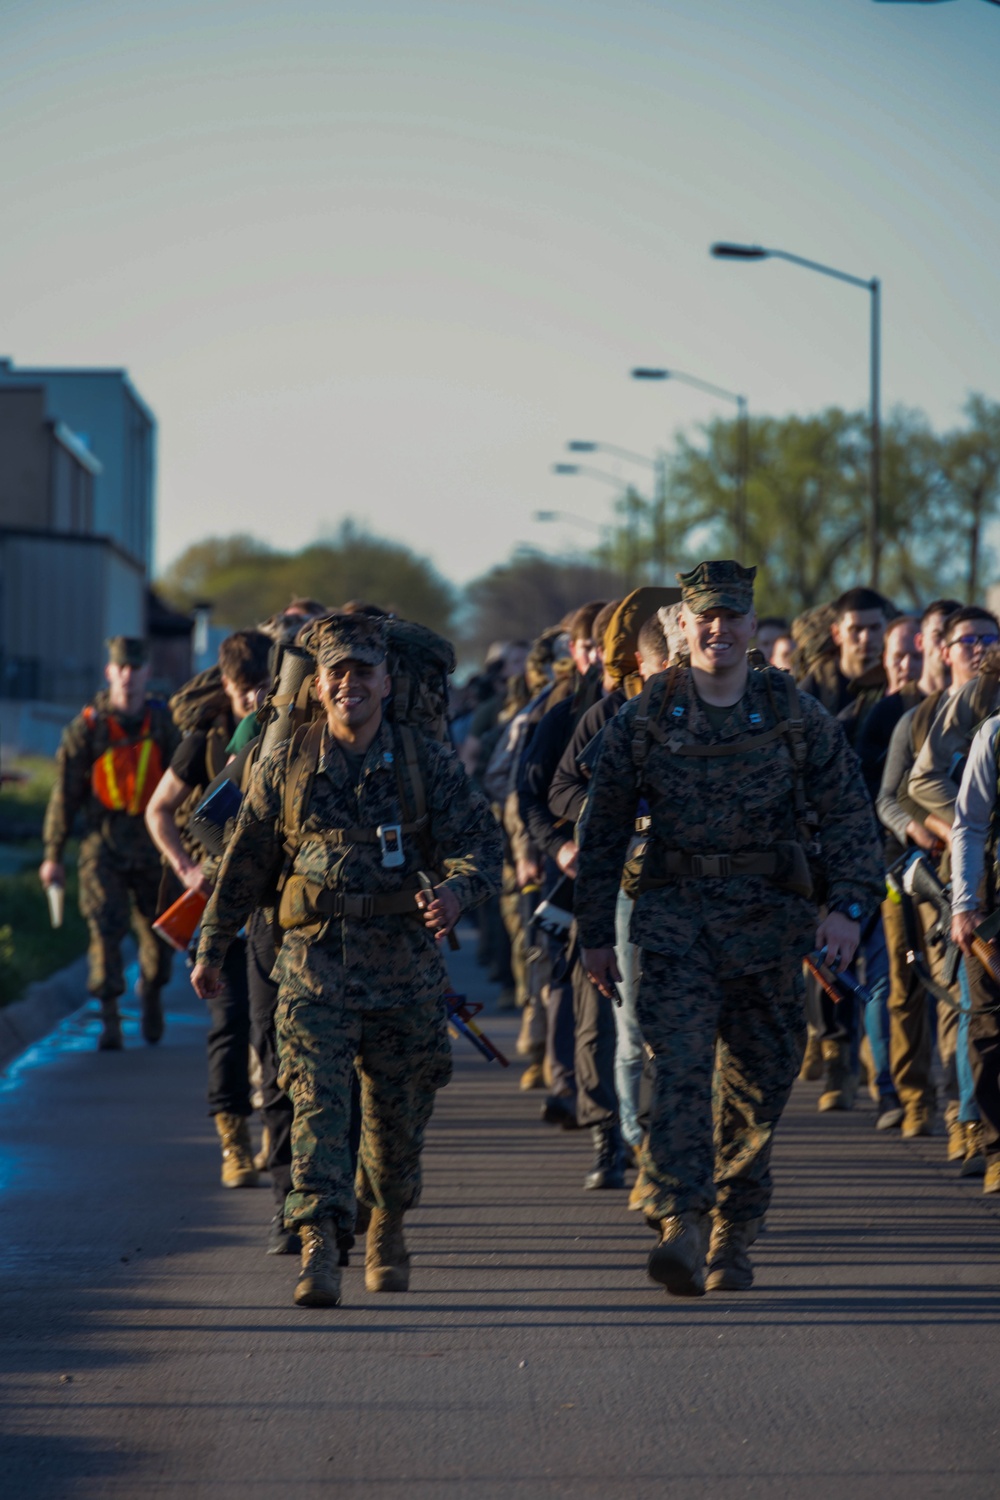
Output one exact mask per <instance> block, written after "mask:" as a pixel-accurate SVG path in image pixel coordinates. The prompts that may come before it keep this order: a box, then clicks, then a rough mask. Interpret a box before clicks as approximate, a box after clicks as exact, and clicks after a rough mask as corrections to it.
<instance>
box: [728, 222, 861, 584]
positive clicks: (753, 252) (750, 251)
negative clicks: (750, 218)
mask: <svg viewBox="0 0 1000 1500" xmlns="http://www.w3.org/2000/svg"><path fill="white" fill-rule="evenodd" d="M711 253H712V254H713V255H714V256H715V257H716V258H717V259H718V260H787V261H790V262H791V264H792V265H793V266H804V267H805V268H806V270H807V271H818V272H819V273H820V275H822V276H832V277H833V278H834V279H835V280H836V281H846V282H847V284H848V285H849V286H859V287H861V289H862V290H863V291H866V292H868V293H869V294H870V296H871V299H872V300H871V395H870V399H869V424H870V428H871V443H870V451H869V461H870V468H869V481H868V488H869V492H870V495H871V510H870V514H869V519H868V548H869V552H870V554H871V581H872V588H873V589H877V588H878V583H879V573H880V571H881V561H882V427H881V420H880V415H879V386H880V364H881V357H882V283H881V282H880V281H879V279H878V277H877V276H872V277H871V279H870V280H868V281H865V279H864V278H863V277H862V276H850V275H848V273H847V272H846V271H838V270H837V269H836V267H835V266H827V265H824V264H823V263H822V262H821V261H818V260H806V259H804V257H803V256H801V255H790V254H789V252H788V251H787V250H770V249H765V247H764V246H763V245H730V244H726V243H718V244H715V245H713V246H712V247H711Z"/></svg>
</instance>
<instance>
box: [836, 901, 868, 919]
mask: <svg viewBox="0 0 1000 1500" xmlns="http://www.w3.org/2000/svg"><path fill="white" fill-rule="evenodd" d="M830 910H831V911H832V912H833V911H839V912H840V915H841V916H842V917H850V919H851V921H852V922H860V921H861V916H862V909H861V906H860V905H859V904H858V902H857V901H852V902H851V903H850V905H848V906H843V905H838V906H831V907H830Z"/></svg>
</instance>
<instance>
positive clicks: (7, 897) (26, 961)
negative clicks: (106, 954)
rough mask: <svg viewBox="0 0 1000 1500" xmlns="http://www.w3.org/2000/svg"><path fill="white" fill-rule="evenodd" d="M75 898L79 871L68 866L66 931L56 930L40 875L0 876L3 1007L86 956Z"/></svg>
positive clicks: (84, 930)
mask: <svg viewBox="0 0 1000 1500" xmlns="http://www.w3.org/2000/svg"><path fill="white" fill-rule="evenodd" d="M73 859H74V861H75V855H74V856H73ZM76 893H77V882H76V865H75V863H70V862H69V861H67V865H66V908H65V912H64V915H63V925H62V926H61V927H59V928H57V929H56V930H53V928H52V927H51V926H50V925H49V906H48V902H47V901H46V899H45V892H44V891H43V890H42V887H41V885H40V883H39V880H38V871H37V869H35V868H34V867H30V868H28V869H24V870H22V871H21V872H20V873H19V874H17V875H0V1006H2V1005H9V1004H10V1002H11V1001H12V1000H19V999H20V998H21V996H22V994H23V993H24V990H25V988H26V986H27V985H29V984H32V983H33V982H34V981H35V980H36V979H47V978H48V976H49V975H50V974H54V973H55V971H56V970H57V969H61V968H63V967H64V966H65V965H66V964H69V963H72V962H73V960H74V958H78V957H79V956H80V954H81V953H83V952H84V951H85V950H86V947H87V924H86V923H85V922H84V920H83V918H82V917H81V915H80V912H79V908H78V907H77V897H76Z"/></svg>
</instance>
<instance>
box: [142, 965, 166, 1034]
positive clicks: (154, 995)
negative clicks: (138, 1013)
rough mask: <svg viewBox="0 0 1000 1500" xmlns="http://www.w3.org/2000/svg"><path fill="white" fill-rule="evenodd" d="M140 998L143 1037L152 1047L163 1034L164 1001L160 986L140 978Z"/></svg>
mask: <svg viewBox="0 0 1000 1500" xmlns="http://www.w3.org/2000/svg"><path fill="white" fill-rule="evenodd" d="M138 990H139V999H140V1001H141V1002H142V1038H143V1041H145V1042H148V1043H149V1045H150V1046H151V1047H155V1046H156V1043H157V1042H158V1041H159V1040H160V1038H161V1037H162V1035H163V1002H162V1001H161V999H160V986H159V985H155V984H147V983H146V981H145V980H144V979H140V981H139V984H138Z"/></svg>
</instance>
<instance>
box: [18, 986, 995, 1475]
mask: <svg viewBox="0 0 1000 1500" xmlns="http://www.w3.org/2000/svg"><path fill="white" fill-rule="evenodd" d="M460 962H461V963H462V965H463V968H464V966H465V965H466V964H467V963H468V960H467V959H466V958H464V957H463V958H462V959H461V960H460ZM470 978H472V979H473V982H474V976H470V974H469V972H468V970H467V969H466V970H465V973H464V981H465V982H466V983H468V982H469V980H470ZM96 1026H97V1023H96V1018H95V1019H91V1020H86V1019H80V1018H75V1019H74V1020H73V1021H71V1022H70V1023H67V1025H66V1027H65V1028H64V1031H63V1034H62V1036H61V1037H59V1038H56V1039H53V1040H51V1041H50V1042H48V1043H45V1044H43V1045H42V1046H41V1047H40V1048H35V1049H33V1051H32V1052H30V1053H28V1054H27V1055H26V1056H25V1058H24V1059H22V1060H21V1062H20V1063H18V1064H16V1065H15V1067H14V1070H13V1072H12V1073H11V1074H10V1075H8V1076H7V1077H6V1078H5V1080H4V1082H3V1088H2V1090H0V1140H2V1143H3V1145H2V1157H0V1163H2V1165H0V1204H2V1208H3V1218H4V1225H5V1229H4V1252H3V1254H4V1258H3V1312H2V1315H0V1320H2V1349H0V1371H2V1373H3V1383H2V1391H3V1397H4V1403H5V1405H4V1420H3V1427H4V1431H5V1433H6V1436H5V1437H4V1438H3V1439H2V1440H0V1476H2V1478H0V1491H2V1493H3V1495H4V1496H5V1500H22V1497H29V1496H30V1497H32V1500H45V1497H53V1500H55V1497H58V1500H72V1497H76V1496H102V1497H103V1496H116V1497H119V1496H120V1497H129V1500H131V1497H137V1496H157V1497H158V1496H178V1497H181V1496H183V1497H202V1496H204V1497H206V1500H208V1497H212V1500H219V1497H237V1496H239V1497H247V1500H265V1497H266V1500H270V1497H275V1500H277V1497H284V1500H297V1497H299V1496H312V1495H320V1494H326V1493H334V1494H336V1495H338V1496H340V1495H343V1496H357V1497H361V1496H364V1497H373V1500H374V1497H379V1500H381V1497H395V1496H400V1497H403V1496H405V1497H406V1500H431V1497H437V1496H452V1495H453V1496H461V1497H465V1496H470V1497H474V1500H493V1497H497V1500H499V1497H504V1500H507V1497H518V1500H522V1497H523V1500H533V1497H548V1496H560V1495H567V1496H568V1495H573V1496H581V1495H586V1496H591V1495H592V1496H602V1497H603V1496H613V1497H619V1496H620V1497H622V1500H625V1497H629V1500H647V1497H648V1500H653V1497H657V1500H659V1497H662V1496H665V1495H666V1496H669V1497H674V1496H678V1497H685V1500H686V1497H689V1496H691V1497H694V1496H711V1497H727V1500H728V1497H736V1496H751V1497H776V1496H788V1497H795V1500H799V1497H802V1496H806V1497H808V1500H845V1497H850V1500H855V1497H856V1500H895V1497H900V1500H903V1497H905V1500H916V1497H924V1496H927V1497H931V1496H934V1497H939V1496H941V1497H950V1496H955V1497H962V1500H980V1497H982V1500H995V1497H996V1495H997V1493H998V1492H1000V1482H998V1480H997V1466H998V1459H1000V1432H998V1429H1000V1416H998V1411H1000V1403H998V1395H1000V1389H998V1387H1000V1379H998V1375H997V1363H998V1357H997V1344H998V1337H1000V1332H998V1330H1000V1233H998V1231H1000V1212H998V1210H997V1207H996V1206H995V1204H994V1202H991V1201H986V1200H984V1199H983V1198H982V1196H981V1194H980V1191H979V1187H980V1184H979V1183H977V1182H962V1181H961V1180H960V1179H958V1178H957V1177H956V1176H955V1175H954V1169H953V1168H949V1167H947V1166H946V1164H945V1162H944V1142H943V1140H928V1141H922V1142H916V1143H904V1142H902V1141H900V1140H899V1138H898V1135H897V1136H892V1137H890V1138H887V1137H886V1136H885V1135H882V1134H877V1133H876V1132H875V1131H874V1129H873V1112H872V1110H871V1108H870V1106H868V1105H867V1103H865V1104H863V1105H862V1106H861V1107H859V1109H858V1110H857V1111H856V1112H855V1113H854V1114H852V1115H848V1116H842V1117H834V1116H829V1115H826V1116H822V1117H821V1116H818V1115H817V1114H816V1112H815V1097H816V1092H817V1086H815V1085H807V1086H801V1085H800V1086H799V1088H798V1089H797V1092H796V1096H795V1099H794V1101H793V1105H792V1108H791V1110H790V1111H789V1114H788V1116H787V1117H786V1121H785V1124H784V1126H783V1128H782V1132H781V1135H780V1137H779V1149H778V1153H777V1173H776V1175H777V1194H776V1199H775V1205H774V1207H773V1208H772V1211H771V1214H770V1216H769V1227H768V1231H767V1233H766V1235H765V1236H764V1237H763V1238H762V1239H761V1241H760V1242H759V1244H758V1247H757V1251H756V1259H757V1266H758V1277H757V1285H756V1286H755V1287H754V1289H753V1291H752V1292H750V1293H746V1294H743V1295H741V1296H718V1295H717V1296H714V1297H706V1298H704V1299H701V1300H699V1301H696V1302H686V1301H677V1300H675V1299H671V1298H668V1297H667V1296H666V1295H665V1294H664V1293H663V1292H662V1291H661V1290H660V1289H659V1288H657V1287H656V1286H654V1285H653V1284H652V1283H650V1282H649V1281H648V1280H647V1279H646V1277H645V1274H644V1263H645V1256H646V1253H647V1251H648V1249H649V1247H650V1245H651V1244H652V1236H651V1234H650V1232H649V1230H648V1229H647V1228H646V1227H645V1225H644V1224H643V1223H642V1222H641V1221H640V1222H637V1220H638V1219H639V1216H638V1215H636V1214H628V1213H627V1212H626V1211H625V1201H624V1199H625V1195H624V1194H621V1193H585V1192H583V1191H582V1189H581V1182H582V1178H583V1174H584V1172H585V1170H586V1168H587V1165H588V1158H589V1143H588V1141H587V1139H586V1137H585V1136H584V1135H583V1134H580V1135H567V1134H565V1133H563V1132H560V1131H556V1130H553V1129H551V1128H549V1127H543V1126H542V1125H541V1124H540V1123H539V1121H538V1110H539V1104H540V1096H539V1095H538V1094H527V1095H525V1094H521V1093H519V1092H518V1088H517V1077H518V1072H519V1069H517V1068H516V1067H512V1068H511V1069H510V1070H509V1071H506V1072H502V1071H501V1070H500V1069H498V1068H496V1067H495V1066H487V1065H486V1064H485V1063H484V1062H483V1061H482V1060H481V1059H480V1058H479V1057H478V1056H477V1055H475V1054H474V1053H472V1052H471V1050H470V1049H469V1048H468V1047H467V1046H466V1044H465V1043H464V1042H460V1043H457V1044H456V1049H455V1051H456V1064H457V1066H456V1075H455V1079H454V1081H453V1083H452V1084H451V1085H450V1086H449V1087H448V1088H447V1089H446V1090H444V1091H443V1093H442V1094H441V1095H440V1096H439V1107H438V1110H437V1112H436V1114H435V1118H434V1122H433V1125H432V1129H431V1133H430V1141H429V1149H428V1152H427V1158H426V1166H427V1173H426V1187H425V1191H424V1199H423V1204H422V1206H421V1208H420V1209H419V1210H417V1211H416V1212H415V1213H414V1214H413V1215H412V1227H411V1230H410V1243H411V1249H412V1251H413V1253H414V1270H413V1282H412V1285H413V1290H412V1291H411V1292H410V1293H409V1294H408V1295H406V1296H400V1297H390V1296H383V1297H377V1296H372V1295H370V1294H368V1293H366V1292H365V1290H364V1281H363V1277H362V1273H361V1270H360V1267H359V1265H358V1264H357V1263H356V1264H355V1265H354V1266H352V1268H351V1269H350V1271H349V1272H347V1273H346V1276H345V1294H344V1305H343V1307H341V1308H339V1309H333V1310H329V1311H318V1312H317V1311H306V1310H300V1309H298V1308H296V1307H294V1306H293V1304H292V1302H291V1290H292V1285H293V1283H294V1279H295V1273H296V1267H295V1265H294V1263H293V1262H292V1261H291V1260H289V1259H283V1258H268V1257H265V1256H264V1254H263V1253H262V1246H263V1234H264V1229H265V1225H266V1222H267V1219H268V1217H269V1215H270V1194H269V1193H268V1192H267V1191H265V1190H263V1189H261V1190H257V1191H243V1192H226V1191H224V1190H223V1189H221V1188H220V1187H219V1186H218V1155H217V1148H216V1146H215V1142H214V1133H213V1132H212V1129H211V1125H210V1122H209V1121H208V1119H207V1118H206V1116H205V1105H204V1071H205V1070H204V1061H203V1051H204V1031H205V1021H204V1016H203V1014H202V1011H201V1007H200V1005H199V1002H198V1001H197V1000H196V998H195V997H194V996H193V994H192V993H191V992H190V990H189V989H188V988H187V986H186V983H185V982H184V981H183V979H178V980H177V981H175V984H174V986H173V988H172V991H171V1005H170V1008H169V1015H168V1032H167V1036H166V1039H165V1042H164V1044H163V1045H162V1046H161V1047H159V1048H144V1047H142V1046H141V1044H140V1043H139V1042H138V1041H137V1039H136V1025H135V1023H134V1022H133V1023H132V1024H131V1026H130V1027H129V1030H130V1031H131V1033H132V1035H131V1037H130V1045H129V1048H128V1050H127V1051H126V1052H125V1053H124V1054H108V1053H98V1052H96V1051H95V1050H93V1046H94V1040H95V1037H96ZM487 1027H488V1029H489V1030H490V1032H491V1034H494V1035H495V1036H496V1039H497V1040H498V1041H499V1042H500V1044H501V1045H502V1046H503V1045H505V1044H506V1046H507V1048H508V1049H509V1051H510V1052H511V1053H512V1052H513V1034H514V1023H513V1021H512V1019H511V1018H508V1017H493V1018H491V1019H490V1020H489V1021H488V1022H487ZM357 1259H358V1257H355V1261H356V1262H357Z"/></svg>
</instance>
